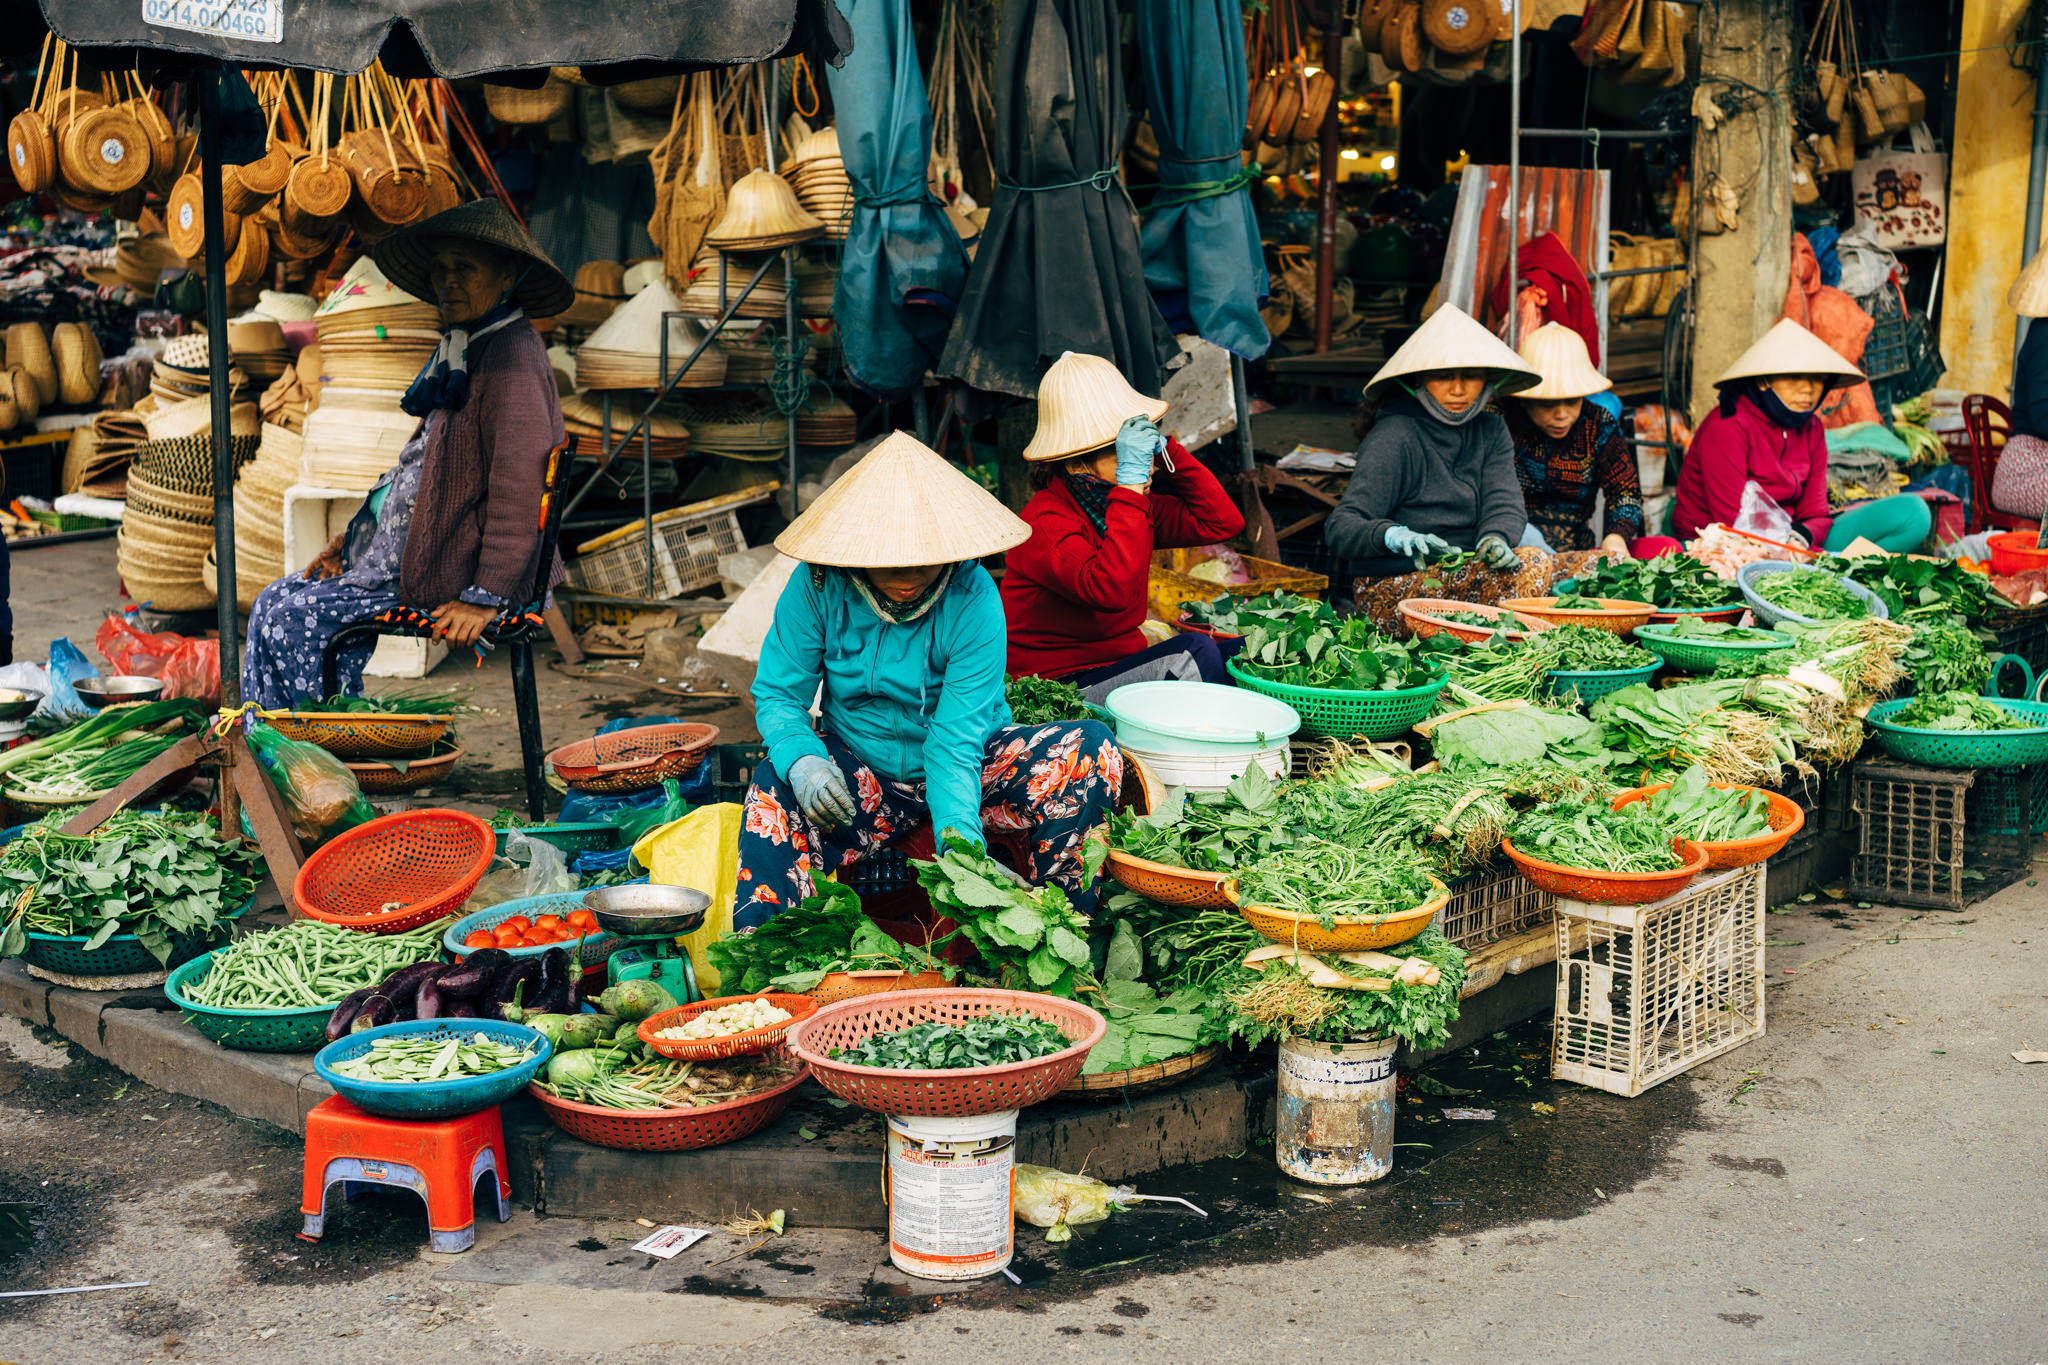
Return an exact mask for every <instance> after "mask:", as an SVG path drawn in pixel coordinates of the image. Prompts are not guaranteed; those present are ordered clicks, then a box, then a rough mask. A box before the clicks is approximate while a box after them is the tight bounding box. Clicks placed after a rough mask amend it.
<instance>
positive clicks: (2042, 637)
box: [1985, 603, 2048, 673]
mask: <svg viewBox="0 0 2048 1365" xmlns="http://www.w3.org/2000/svg"><path fill="white" fill-rule="evenodd" d="M1985 624H1986V625H1988V626H1989V627H1990V628H1991V630H1992V631H1993V632H1995V633H1996V634H1997V636H1998V643H1997V644H1996V645H1994V646H1993V647H1992V649H1991V652H1992V653H1993V654H2017V655H2019V657H2020V658H2022V659H2025V660H2026V661H2027V667H2028V668H2031V669H2033V670H2034V672H2036V673H2039V672H2041V671H2042V670H2043V669H2048V603H2042V604H2041V605H2039V606H2033V607H2015V608H2013V609H2011V610H2009V611H2005V610H2002V611H1997V612H1994V613H1992V615H1991V618H1990V619H1989V620H1988V621H1987V622H1986V623H1985Z"/></svg>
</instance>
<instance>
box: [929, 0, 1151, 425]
mask: <svg viewBox="0 0 2048 1365" xmlns="http://www.w3.org/2000/svg"><path fill="white" fill-rule="evenodd" d="M1114 17H1115V9H1114V7H1113V6H1111V5H1108V4H1105V3H1103V0H1008V3H1005V4H1004V6H1003V15H1002V34H1001V40H1000V42H999V44H998V46H997V60H996V70H997V71H998V72H999V73H1000V79H999V81H998V83H997V88H996V92H995V97H996V137H995V147H994V149H993V150H994V159H995V168H996V179H997V188H996V195H995V203H994V205H993V206H992V207H991V208H990V210H989V217H988V224H987V226H986V227H984V228H983V229H982V233H981V241H980V244H979V245H978V246H977V247H976V248H975V253H974V264H973V265H972V267H970V268H969V270H968V272H967V296H966V298H965V299H963V300H962V302H961V305H960V315H959V316H958V317H957V318H955V319H954V321H953V332H952V335H951V336H950V337H949V338H948V339H947V341H946V350H945V354H944V355H943V356H942V357H941V358H940V362H939V367H938V373H939V374H941V375H944V376H946V377H949V378H953V379H958V380H961V381H962V382H964V383H966V384H968V385H969V386H970V387H973V388H976V389H981V390H984V391H987V392H991V393H1007V394H1015V395H1017V396H1019V397H1025V398H1028V397H1030V396H1032V395H1033V394H1035V393H1036V392H1037V390H1038V381H1039V378H1040V377H1041V376H1042V375H1044V373H1045V369H1046V367H1047V366H1048V365H1050V364H1051V363H1052V362H1053V361H1055V360H1057V359H1059V357H1060V355H1061V354H1062V353H1063V352H1066V351H1081V352H1084V353H1086V354H1089V355H1098V356H1102V357H1105V358H1106V359H1108V360H1110V361H1113V362H1114V363H1115V364H1116V367H1117V368H1118V369H1119V370H1122V371H1123V373H1124V377H1125V378H1127V379H1129V380H1130V382H1131V383H1132V385H1133V386H1135V387H1136V388H1138V389H1139V390H1141V391H1142V392H1144V393H1148V394H1157V393H1158V392H1159V385H1160V376H1161V371H1162V368H1163V367H1164V366H1165V364H1166V363H1167V362H1168V361H1169V360H1171V359H1172V358H1173V357H1174V356H1175V355H1177V354H1178V353H1179V347H1178V345H1177V343H1176V342H1175V341H1174V339H1173V332H1172V330H1171V329H1170V328H1168V327H1167V325H1166V320H1165V319H1164V318H1162V317H1161V316H1160V315H1159V309H1158V306H1157V305H1155V304H1154V303H1153V302H1152V295H1151V293H1150V292H1149V291H1147V289H1146V288H1145V272H1144V261H1143V259H1142V256H1141V253H1140V251H1139V247H1138V225H1137V213H1136V211H1135V210H1134V209H1133V208H1132V206H1131V197H1130V195H1129V194H1128V193H1127V192H1126V191H1125V190H1124V187H1123V182H1122V181H1121V180H1120V179H1119V178H1118V174H1117V152H1118V149H1120V148H1121V147H1122V146H1123V141H1124V123H1125V118H1126V115H1125V112H1124V89H1123V74H1122V70H1123V69H1122V66H1121V64H1120V63H1119V62H1118V60H1117V43H1116V38H1115V35H1114V34H1113V33H1112V32H1111V31H1110V28H1109V25H1110V22H1111V20H1112V19H1113V18H1114Z"/></svg>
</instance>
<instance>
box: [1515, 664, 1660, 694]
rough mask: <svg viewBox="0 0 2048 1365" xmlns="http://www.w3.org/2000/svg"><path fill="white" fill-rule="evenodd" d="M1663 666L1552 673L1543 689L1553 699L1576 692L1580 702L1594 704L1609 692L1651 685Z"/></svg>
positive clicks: (1647, 665) (1557, 670) (1564, 670)
mask: <svg viewBox="0 0 2048 1365" xmlns="http://www.w3.org/2000/svg"><path fill="white" fill-rule="evenodd" d="M1663 666H1664V664H1663V662H1662V661H1661V660H1660V661H1658V662H1657V663H1653V664H1643V665H1641V666H1640V667H1637V668H1600V669H1586V670H1580V669H1573V668H1558V669H1552V670H1551V673H1550V676H1549V677H1548V678H1546V679H1545V680H1544V683H1543V687H1544V691H1545V692H1546V693H1547V694H1548V695H1550V696H1553V697H1562V696H1565V695H1567V694H1569V693H1572V692H1577V693H1578V694H1579V700H1580V702H1582V703H1586V704H1591V703H1593V702H1596V701H1598V700H1600V699H1601V698H1602V697H1604V696H1606V695H1607V694H1608V693H1609V692H1619V691H1621V689H1622V688H1624V687H1634V686H1635V685H1636V684H1637V683H1646V682H1648V681H1649V680H1650V679H1651V678H1653V677H1655V676H1656V673H1657V670H1658V669H1660V668H1662V667H1663Z"/></svg>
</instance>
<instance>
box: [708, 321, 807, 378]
mask: <svg viewBox="0 0 2048 1365" xmlns="http://www.w3.org/2000/svg"><path fill="white" fill-rule="evenodd" d="M735 330H737V329H735ZM718 344H719V345H721V346H723V347H725V382H726V383H728V384H766V383H767V382H768V381H769V380H771V379H773V378H774V377H775V343H773V342H771V341H721V342H719V343H718ZM804 369H806V370H807V371H809V372H810V373H811V374H814V375H815V374H817V373H818V353H817V352H816V351H809V350H807V351H805V352H804Z"/></svg>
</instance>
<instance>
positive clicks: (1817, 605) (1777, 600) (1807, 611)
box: [1749, 569, 1871, 621]
mask: <svg viewBox="0 0 2048 1365" xmlns="http://www.w3.org/2000/svg"><path fill="white" fill-rule="evenodd" d="M1842 582H1843V579H1842V575H1840V574H1837V573H1829V572H1827V571H1826V570H1824V569H1785V570H1781V571H1780V572H1778V573H1768V574H1759V575H1757V576H1756V577H1755V578H1753V579H1751V580H1750V584H1749V590H1750V591H1751V592H1753V593H1755V594H1756V595H1757V596H1758V597H1761V598H1763V599H1764V601H1766V602H1769V603H1770V604H1771V605H1772V606H1774V607H1778V608H1780V609H1781V610H1784V611H1789V612H1791V613H1793V614H1794V615H1795V616H1803V617H1805V618H1806V619H1807V620H1809V621H1860V620H1862V619H1863V618H1864V617H1866V616H1869V615H1870V614H1871V613H1870V603H1868V602H1866V601H1865V600H1864V599H1862V598H1861V597H1858V596H1857V595H1856V594H1855V593H1853V592H1850V591H1849V590H1848V589H1847V588H1845V587H1843V586H1842Z"/></svg>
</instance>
